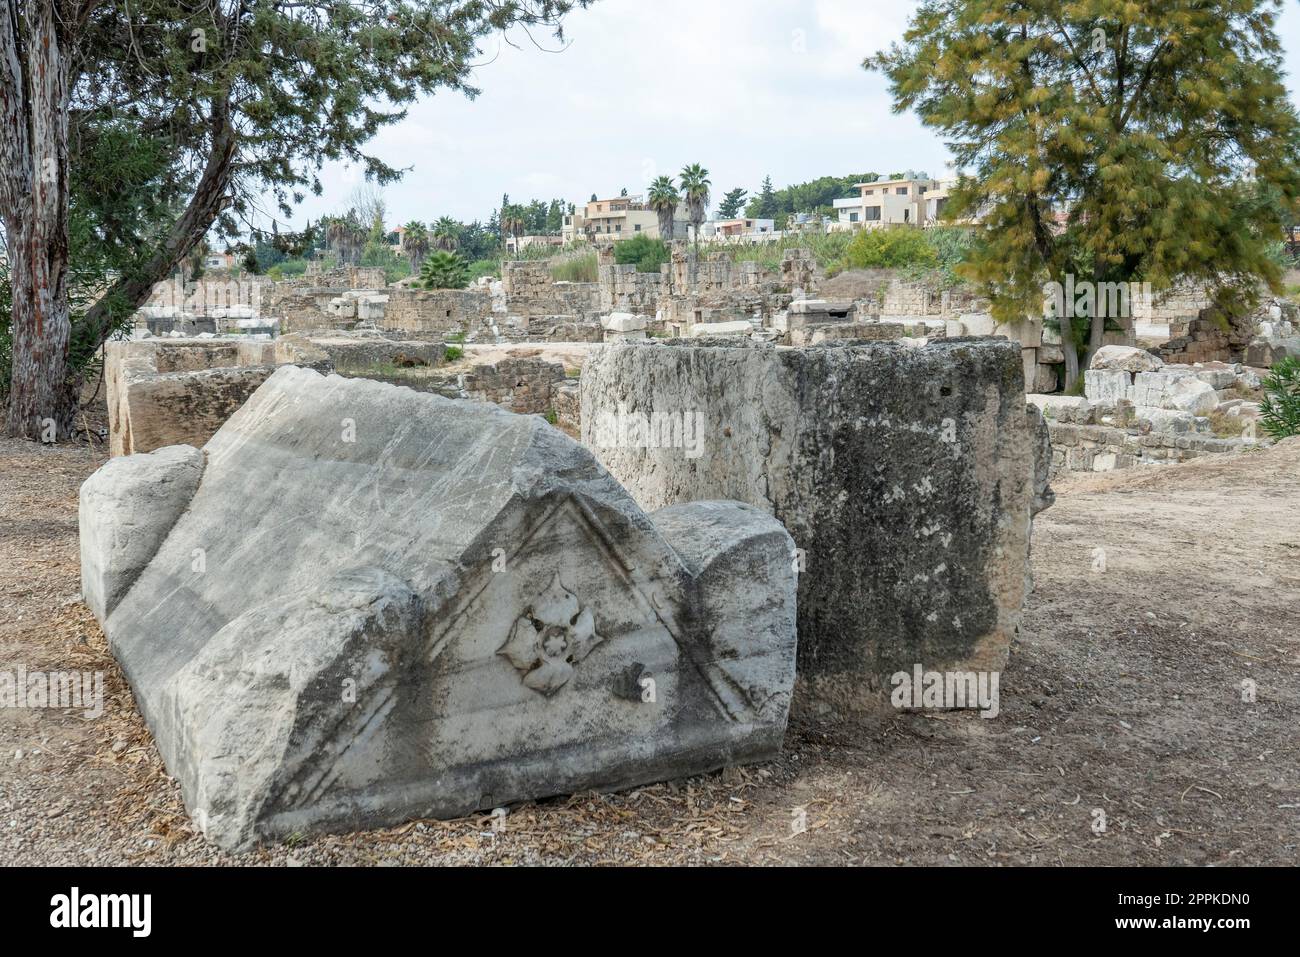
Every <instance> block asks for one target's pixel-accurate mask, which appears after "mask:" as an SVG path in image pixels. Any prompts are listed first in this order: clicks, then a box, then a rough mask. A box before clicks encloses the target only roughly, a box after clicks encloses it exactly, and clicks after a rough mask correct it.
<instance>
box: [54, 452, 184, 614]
mask: <svg viewBox="0 0 1300 957" xmlns="http://www.w3.org/2000/svg"><path fill="white" fill-rule="evenodd" d="M202 475H203V453H202V452H200V451H199V450H198V449H196V448H194V447H193V446H190V445H170V446H167V447H166V448H162V449H158V450H157V451H154V452H149V453H145V454H140V455H130V456H127V457H125V458H116V459H113V460H112V461H110V462H108V463H107V464H106V465H104V466H103V467H102V468H101V469H99V471H97V472H96V473H95V474H94V475H92V476H91V477H90V478H88V479H86V481H85V482H83V483H82V486H81V493H80V496H79V502H78V515H79V525H80V530H79V531H80V535H79V538H80V542H81V594H82V597H83V598H84V599H85V602H86V604H87V605H89V606H90V610H91V611H92V612H94V613H95V617H96V618H98V619H99V620H100V621H103V620H104V619H105V618H106V617H107V616H108V614H109V612H111V611H112V610H113V609H114V608H115V607H116V606H117V603H118V601H119V600H120V599H121V597H122V596H123V595H124V594H126V591H127V589H128V588H130V587H131V585H132V584H133V583H134V582H135V580H136V578H137V577H138V576H139V574H140V571H141V570H142V569H143V568H144V566H145V565H147V564H148V563H149V561H150V559H152V558H153V556H154V555H155V554H156V553H157V552H158V548H159V546H161V545H162V543H163V539H164V538H166V537H167V533H168V532H170V531H171V528H172V526H173V525H174V524H175V523H176V519H177V518H179V517H180V514H181V513H182V512H183V511H185V508H186V507H187V506H188V505H189V504H190V499H191V498H193V497H194V492H195V490H196V489H197V488H198V487H199V479H200V478H201V477H202Z"/></svg>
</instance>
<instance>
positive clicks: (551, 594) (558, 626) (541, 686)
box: [497, 573, 605, 697]
mask: <svg viewBox="0 0 1300 957" xmlns="http://www.w3.org/2000/svg"><path fill="white" fill-rule="evenodd" d="M604 640H605V639H604V637H602V636H601V635H598V634H597V633H596V623H595V619H594V618H593V617H592V614H591V609H590V608H583V607H581V604H580V603H579V601H578V596H577V595H575V594H574V593H573V592H571V591H569V590H568V589H567V588H565V587H564V585H563V584H561V582H560V576H559V574H558V573H557V574H556V575H555V577H554V578H552V579H551V584H550V585H549V586H548V587H547V589H546V590H545V591H544V592H542V593H541V594H540V595H538V596H537V597H536V598H535V599H533V601H532V604H530V605H529V607H528V610H527V611H525V612H524V613H523V614H522V615H520V616H519V617H518V618H517V619H515V624H514V628H512V629H511V631H510V637H509V639H508V640H507V641H506V643H505V644H504V645H502V646H501V648H500V649H498V651H497V654H499V655H504V656H505V657H506V658H507V659H508V660H509V661H510V663H511V664H512V665H514V666H515V667H516V668H517V669H518V670H519V672H520V673H521V674H522V675H523V681H524V684H525V685H527V686H528V687H530V688H532V689H533V690H534V691H537V692H540V693H541V694H544V695H546V696H547V697H549V696H551V695H553V694H555V692H557V691H559V690H560V689H561V688H563V687H564V686H565V684H567V683H568V681H569V679H570V678H572V677H573V669H574V666H575V665H576V664H577V663H578V662H580V661H582V659H583V658H586V657H587V655H589V654H591V651H592V649H593V648H595V647H596V646H597V645H598V644H600V643H601V642H602V641H604Z"/></svg>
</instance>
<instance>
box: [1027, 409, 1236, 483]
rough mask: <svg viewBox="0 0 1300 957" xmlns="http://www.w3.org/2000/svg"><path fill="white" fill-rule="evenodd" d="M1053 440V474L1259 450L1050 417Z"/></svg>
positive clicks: (1231, 441)
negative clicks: (1076, 422) (1081, 423)
mask: <svg viewBox="0 0 1300 957" xmlns="http://www.w3.org/2000/svg"><path fill="white" fill-rule="evenodd" d="M1047 429H1048V434H1049V435H1050V436H1051V439H1052V474H1053V475H1056V474H1058V473H1060V472H1109V471H1111V470H1113V469H1127V468H1133V467H1135V466H1138V465H1172V464H1174V463H1177V462H1186V461H1188V460H1189V459H1194V458H1198V457H1200V456H1202V455H1207V454H1224V453H1232V452H1240V451H1242V450H1243V449H1245V448H1247V447H1255V444H1254V443H1253V442H1246V441H1244V440H1242V439H1225V438H1216V437H1214V436H1213V435H1203V434H1195V433H1193V434H1186V435H1179V434H1176V433H1173V432H1154V431H1151V430H1150V429H1143V428H1141V427H1139V426H1133V427H1129V428H1118V427H1115V426H1110V425H1100V424H1083V425H1076V424H1074V423H1070V422H1061V421H1059V420H1056V419H1054V418H1051V417H1049V418H1048V424H1047Z"/></svg>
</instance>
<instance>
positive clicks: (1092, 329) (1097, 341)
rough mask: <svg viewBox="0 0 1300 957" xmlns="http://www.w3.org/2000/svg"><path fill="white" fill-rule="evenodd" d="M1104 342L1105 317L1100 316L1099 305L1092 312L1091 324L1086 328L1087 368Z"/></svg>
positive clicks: (1100, 309)
mask: <svg viewBox="0 0 1300 957" xmlns="http://www.w3.org/2000/svg"><path fill="white" fill-rule="evenodd" d="M1105 341H1106V317H1105V315H1103V314H1102V308H1101V306H1100V304H1099V305H1098V306H1097V308H1096V309H1095V310H1094V315H1093V317H1092V324H1091V325H1090V326H1089V327H1088V355H1087V363H1086V365H1087V366H1091V365H1092V357H1093V356H1094V355H1096V353H1097V350H1098V349H1100V348H1101V347H1102V345H1104V344H1105Z"/></svg>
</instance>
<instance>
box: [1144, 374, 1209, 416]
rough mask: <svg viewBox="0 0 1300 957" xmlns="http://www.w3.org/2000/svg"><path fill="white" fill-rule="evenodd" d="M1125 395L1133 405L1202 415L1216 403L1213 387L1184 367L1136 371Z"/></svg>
mask: <svg viewBox="0 0 1300 957" xmlns="http://www.w3.org/2000/svg"><path fill="white" fill-rule="evenodd" d="M1129 398H1130V399H1131V400H1132V402H1133V404H1134V405H1139V406H1154V407H1156V408H1159V409H1174V410H1177V411H1179V412H1190V413H1192V414H1193V415H1205V414H1207V413H1209V412H1213V411H1214V409H1215V407H1216V406H1217V405H1218V404H1219V394H1218V393H1217V392H1215V391H1214V386H1212V385H1210V384H1209V383H1208V382H1203V381H1202V380H1201V379H1199V378H1197V377H1196V376H1195V375H1194V374H1192V373H1191V372H1190V371H1188V370H1183V371H1181V372H1139V373H1138V374H1137V375H1135V376H1134V377H1133V388H1132V390H1131V392H1130V394H1129Z"/></svg>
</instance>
